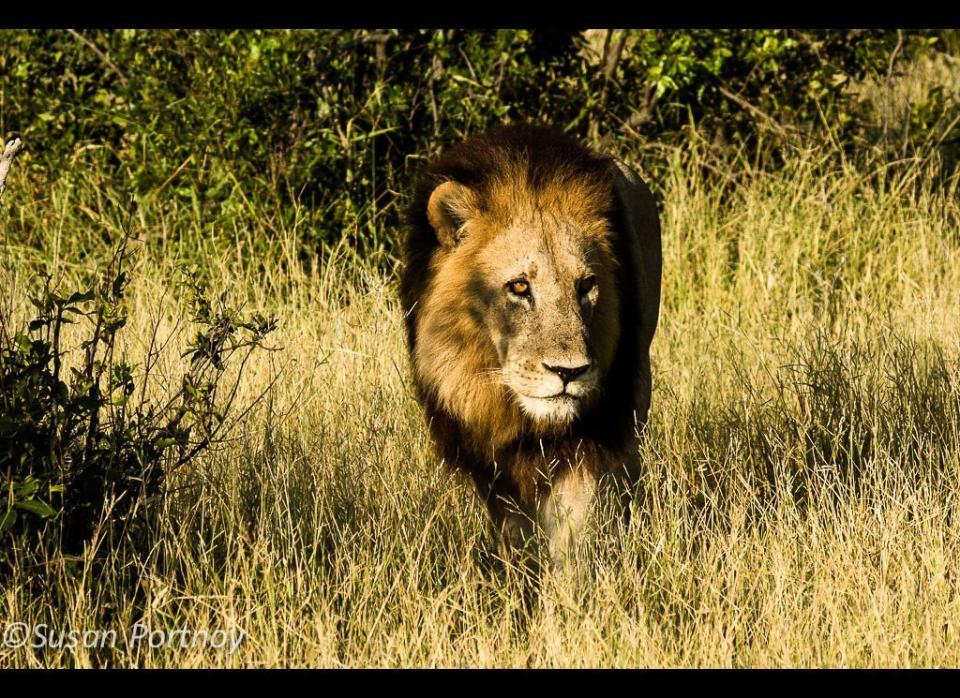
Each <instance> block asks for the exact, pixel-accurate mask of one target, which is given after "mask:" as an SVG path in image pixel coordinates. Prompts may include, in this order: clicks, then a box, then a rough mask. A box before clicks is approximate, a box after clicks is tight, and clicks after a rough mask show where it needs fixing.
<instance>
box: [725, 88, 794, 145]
mask: <svg viewBox="0 0 960 698" xmlns="http://www.w3.org/2000/svg"><path fill="white" fill-rule="evenodd" d="M717 90H718V91H719V92H720V94H722V95H723V96H724V97H726V98H727V99H729V100H730V101H732V102H734V103H735V104H737V105H739V106H740V107H742V108H744V109H746V110H747V111H748V112H750V113H751V114H753V115H755V116H759V117H760V118H761V119H762V120H763V121H765V122H766V123H767V125H769V126H770V128H772V129H773V130H774V131H776V132H777V134H778V135H780V136H781V137H783V138H788V137H789V135H790V134H789V133H788V132H787V129H785V128H784V127H783V126H781V125H780V124H779V123H778V122H777V121H776V119H774V118H773V117H772V116H770V115H769V114H766V113H765V112H763V111H761V110H759V109H757V107H755V106H753V105H752V104H750V102H748V101H747V100H745V99H744V98H743V97H741V96H740V95H736V94H734V93H733V92H731V91H730V90H728V89H727V88H725V87H724V86H723V85H717Z"/></svg>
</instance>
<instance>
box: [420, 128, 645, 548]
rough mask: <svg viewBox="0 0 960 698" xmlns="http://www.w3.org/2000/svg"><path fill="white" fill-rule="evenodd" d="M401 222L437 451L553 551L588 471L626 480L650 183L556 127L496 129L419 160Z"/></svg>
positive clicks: (636, 399) (640, 418)
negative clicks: (418, 175)
mask: <svg viewBox="0 0 960 698" xmlns="http://www.w3.org/2000/svg"><path fill="white" fill-rule="evenodd" d="M408 228H409V230H408V237H407V242H406V250H405V254H406V260H405V261H406V264H405V268H404V271H403V278H402V282H401V296H402V301H403V305H404V310H405V311H406V313H407V315H406V320H407V340H408V348H409V352H410V358H411V363H412V366H413V376H414V381H415V384H416V387H417V393H418V397H419V399H420V401H421V403H422V404H423V407H424V409H425V411H426V415H427V418H428V420H429V424H430V430H431V433H432V436H433V438H434V441H435V442H436V444H437V446H438V447H439V451H440V454H441V455H442V456H443V457H444V458H445V459H446V461H447V462H448V463H449V464H450V465H452V466H454V467H456V468H458V469H461V470H463V471H466V472H467V473H469V474H470V475H471V476H472V478H473V481H474V483H475V484H476V487H477V491H478V492H479V494H480V496H481V497H482V498H483V500H484V501H485V502H486V504H487V506H488V509H489V512H490V516H491V518H492V520H493V523H494V525H495V526H496V528H497V530H498V531H499V532H500V533H501V535H502V536H503V538H504V540H505V541H506V542H507V543H508V544H511V545H515V544H517V543H520V542H522V541H526V540H529V539H532V537H533V534H534V533H535V532H536V529H537V528H539V529H540V530H541V531H542V532H543V533H544V534H545V535H546V538H547V541H548V546H549V552H550V556H551V558H552V559H553V560H554V561H557V560H561V559H566V558H567V556H568V554H569V552H570V550H571V545H572V544H573V543H574V542H575V539H576V537H577V532H578V531H579V530H581V529H582V528H583V526H584V524H585V523H586V522H587V520H588V517H589V515H590V512H591V511H592V509H593V508H594V502H595V500H596V495H597V492H598V483H599V481H600V478H601V476H603V475H613V476H615V477H616V476H626V482H627V483H629V482H631V481H632V480H633V478H634V477H635V476H636V474H637V470H638V467H639V463H638V460H639V454H638V448H637V447H638V442H637V438H638V428H639V427H640V426H642V425H643V424H644V422H645V420H646V416H647V411H648V409H649V406H650V387H651V377H650V355H649V348H650V342H651V340H652V339H653V333H654V330H655V329H656V326H657V318H658V315H659V310H660V266H661V253H660V223H659V219H658V216H657V209H656V204H655V202H654V200H653V196H652V195H651V194H650V191H649V189H647V187H646V185H645V184H644V183H643V182H642V181H641V180H640V179H639V177H637V175H636V174H635V173H634V172H633V171H632V170H631V169H630V168H629V167H627V166H626V165H624V164H623V163H620V162H618V161H616V160H614V159H613V158H610V157H606V156H603V155H600V154H597V153H595V152H592V151H590V150H588V149H586V148H584V147H583V146H581V145H580V144H579V143H577V142H576V141H574V140H572V139H571V138H569V137H568V136H566V135H564V134H563V133H561V132H559V131H557V130H554V129H552V128H547V127H539V126H531V125H512V126H496V127H494V128H492V129H490V130H488V131H486V132H485V133H482V134H480V135H477V136H474V137H472V138H469V139H468V140H466V141H465V142H463V143H461V144H459V145H457V146H456V147H454V148H452V149H450V150H449V151H447V152H446V153H445V154H443V155H441V156H440V157H439V158H438V159H436V160H435V161H434V162H432V163H430V164H429V165H428V166H427V167H426V170H425V172H424V175H423V177H422V179H421V182H420V185H419V187H418V189H417V191H416V194H415V197H414V200H413V204H412V207H411V209H410V211H409V220H408ZM618 479H619V478H618Z"/></svg>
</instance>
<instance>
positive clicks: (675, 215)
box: [0, 144, 960, 667]
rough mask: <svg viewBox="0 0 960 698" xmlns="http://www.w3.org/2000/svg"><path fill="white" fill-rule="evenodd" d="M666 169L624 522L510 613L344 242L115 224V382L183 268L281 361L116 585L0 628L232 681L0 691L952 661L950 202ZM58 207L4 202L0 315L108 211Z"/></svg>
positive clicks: (385, 291)
mask: <svg viewBox="0 0 960 698" xmlns="http://www.w3.org/2000/svg"><path fill="white" fill-rule="evenodd" d="M718 172H719V173H721V174H718ZM724 172H725V173H727V174H722V173H724ZM667 173H668V176H667V177H666V179H664V180H663V181H660V182H657V185H658V188H659V190H660V191H661V192H662V197H663V200H662V215H663V231H664V236H663V241H664V270H665V271H664V286H663V289H664V298H663V309H662V315H661V325H660V329H659V331H658V334H657V337H656V338H655V340H654V344H653V361H654V380H655V383H654V396H653V408H652V412H651V422H650V425H649V428H648V431H647V435H646V439H645V441H644V443H643V446H642V450H643V454H642V455H643V460H644V463H645V464H646V467H645V472H644V476H643V481H642V482H641V483H640V486H639V488H638V498H637V504H636V515H635V516H634V517H633V518H632V520H631V523H630V525H629V527H628V528H626V529H623V528H617V527H615V526H613V527H610V530H608V531H606V532H605V533H603V534H602V535H600V536H598V537H597V539H596V540H595V541H594V546H595V549H596V555H595V563H594V565H593V569H592V571H591V574H590V576H589V580H587V581H581V582H580V583H576V582H575V581H572V580H570V579H568V578H559V577H556V578H555V577H553V576H551V575H549V574H548V575H546V576H545V577H544V579H543V580H542V583H541V585H540V586H539V588H537V589H535V590H533V591H532V592H531V590H530V589H529V588H527V587H526V586H525V585H524V584H523V583H522V580H520V579H519V578H518V576H517V575H515V574H513V573H512V571H511V570H510V569H509V568H506V569H505V568H503V567H502V566H498V565H496V564H490V562H489V556H488V554H487V553H488V552H489V549H490V546H489V542H488V541H487V538H486V524H485V520H484V514H483V511H482V509H481V508H480V507H479V506H478V504H477V503H476V501H475V500H474V496H473V494H472V491H471V489H470V487H469V486H468V484H467V483H466V482H464V481H462V480H460V479H459V478H457V477H456V476H454V475H452V474H450V473H448V472H446V471H445V470H444V469H443V468H442V467H441V465H440V463H439V462H438V460H437V458H436V457H435V456H434V455H433V453H432V451H431V447H430V443H429V439H428V435H427V432H426V429H425V425H424V423H423V419H422V416H421V413H420V411H419V408H418V406H417V404H416V402H415V400H414V398H413V395H412V390H411V382H410V377H409V369H408V364H407V361H406V356H405V350H404V343H403V336H402V309H401V308H400V307H399V305H398V302H397V299H396V293H395V284H394V280H393V277H392V276H389V275H384V273H383V272H381V271H376V270H374V269H372V268H370V267H368V266H365V265H364V263H363V262H362V261H360V260H358V259H357V258H356V257H355V256H354V255H353V253H352V252H351V251H350V249H351V248H350V246H349V245H348V244H344V245H340V246H334V247H329V248H325V249H323V250H320V251H318V254H317V256H316V257H315V258H308V259H304V257H303V254H302V252H301V250H302V245H301V244H300V243H301V241H302V239H305V238H309V236H308V235H307V233H308V232H309V231H304V230H303V229H302V228H300V227H298V225H293V226H287V227H285V226H282V225H276V224H275V223H274V220H275V219H274V218H272V217H271V215H270V213H269V211H262V210H258V209H257V207H256V206H254V205H253V204H251V206H250V209H249V210H248V211H247V212H245V214H244V216H238V218H237V220H238V221H246V222H245V223H238V224H237V225H238V228H237V230H234V231H228V232H229V233H230V234H229V235H227V234H223V233H224V231H217V230H211V229H209V227H208V226H206V225H205V223H204V217H203V211H202V210H201V209H197V208H191V207H189V206H185V205H183V204H176V205H172V206H166V205H165V204H164V202H163V201H160V200H157V201H146V202H141V204H140V206H139V207H138V209H137V213H136V216H135V222H134V230H135V232H137V234H138V235H139V237H140V238H141V239H142V241H143V244H142V248H141V251H140V255H139V258H138V259H139V261H138V264H137V267H136V268H135V269H134V270H133V272H132V274H133V277H134V281H133V282H132V283H131V286H130V289H129V291H128V297H129V299H130V301H129V302H130V318H129V325H130V327H129V328H128V331H127V333H126V335H125V337H126V342H127V344H126V346H125V350H126V351H127V353H128V355H129V358H130V359H131V360H132V361H137V360H138V357H139V356H142V355H143V354H144V352H146V351H147V342H148V340H149V338H150V337H151V336H152V333H153V332H155V331H156V332H157V333H158V338H159V339H160V340H161V341H167V340H168V339H169V343H168V344H167V348H166V349H165V351H164V354H163V358H162V361H161V362H160V366H159V368H158V369H157V370H158V372H159V373H160V375H163V372H164V371H166V372H167V373H168V374H169V375H171V376H174V375H179V373H178V371H177V370H176V369H177V368H178V366H179V364H180V363H181V362H182V361H184V360H183V359H181V358H180V354H181V353H182V351H183V349H184V347H185V343H186V341H187V340H188V337H187V336H185V335H184V332H183V331H182V324H183V319H184V317H185V314H186V312H187V309H186V307H185V301H184V299H182V298H179V297H178V296H177V294H176V293H175V292H172V291H171V289H172V288H174V287H173V285H172V279H173V277H174V270H175V268H176V266H177V264H179V263H181V262H184V261H190V262H192V263H194V264H196V265H198V266H199V267H201V268H202V269H204V272H205V274H206V275H207V276H208V277H209V279H210V280H211V283H212V285H213V286H214V287H215V288H224V289H226V290H228V291H229V292H230V294H231V295H232V297H233V298H234V299H235V300H237V301H240V302H243V303H244V304H245V305H246V307H247V308H248V309H250V310H262V311H264V312H267V313H270V314H272V315H275V316H276V317H277V319H278V321H279V330H278V332H277V334H276V338H275V339H274V344H276V345H279V346H281V347H283V350H282V351H280V352H272V353H263V354H260V355H258V356H257V357H256V358H254V359H253V360H252V362H251V364H250V365H249V366H248V368H247V371H246V375H245V377H244V378H243V380H242V383H241V388H240V395H238V399H240V400H243V399H244V398H253V397H254V396H257V395H259V394H260V393H261V391H262V390H263V389H264V388H265V387H267V386H268V385H269V384H270V382H271V381H274V380H275V381H276V384H275V386H274V388H273V389H272V391H270V392H269V393H268V399H267V400H266V401H264V402H263V403H262V404H261V405H260V406H259V407H258V409H257V410H255V411H254V412H253V413H252V414H251V415H250V416H249V418H248V419H247V420H246V421H245V422H243V424H242V425H241V426H240V427H238V428H237V429H236V430H235V432H234V433H232V434H231V435H230V436H231V438H230V440H229V441H228V442H227V443H226V444H225V445H223V446H221V447H219V448H218V449H216V450H214V451H213V452H211V453H209V454H207V455H205V456H204V457H203V459H202V460H201V461H200V462H199V463H197V464H195V465H193V466H192V467H191V468H190V469H189V470H187V471H184V472H180V473H177V474H176V476H175V477H174V482H173V483H172V484H173V488H172V490H171V492H170V494H169V495H168V496H167V498H166V499H165V501H164V504H163V508H164V510H163V512H162V514H161V515H160V516H158V517H157V520H156V524H155V525H156V530H155V531H154V533H153V536H154V540H155V546H154V548H153V550H152V552H151V554H150V555H149V556H148V557H147V558H146V559H135V558H132V557H130V556H129V555H128V553H125V552H123V550H122V549H121V548H116V549H111V546H110V541H109V540H107V539H103V538H101V539H95V540H94V542H93V543H92V544H91V545H90V546H89V547H88V549H87V551H86V553H85V554H84V555H82V556H80V557H79V558H64V557H59V556H51V557H50V558H49V559H47V560H46V561H45V563H44V564H43V565H42V566H40V567H36V566H28V565H27V564H26V563H24V564H23V565H21V566H20V567H19V568H18V569H17V570H15V574H14V576H13V578H12V579H10V580H8V581H7V583H6V585H5V587H4V588H3V589H2V591H0V628H3V627H5V626H7V625H8V624H10V623H14V622H24V623H28V624H31V625H34V624H39V623H47V624H49V626H50V628H53V629H77V630H88V629H116V630H118V632H120V633H121V635H122V634H123V633H124V632H126V630H127V629H129V628H130V627H132V626H133V625H134V624H135V623H137V622H142V623H145V624H147V625H149V626H150V627H151V628H154V629H168V630H170V629H175V628H191V629H200V628H210V629H217V628H223V629H231V628H239V629H242V630H243V631H244V633H246V636H245V639H244V640H243V642H242V643H241V644H240V646H239V649H238V650H237V652H235V653H234V654H228V653H227V652H225V651H223V650H214V649H205V648H202V647H194V648H185V649H184V648H156V649H151V648H150V647H148V646H146V645H144V644H143V643H141V644H140V645H138V646H136V647H128V646H126V645H125V643H123V642H122V641H121V642H119V643H117V644H116V646H115V647H113V648H107V649H85V648H82V647H79V648H76V649H59V650H58V649H45V650H38V649H30V648H5V647H0V665H3V666H103V665H111V666H143V667H155V666H410V665H413V666H437V665H440V666H782V665H786V666H820V665H841V666H936V665H955V664H958V663H960V642H958V640H960V635H958V633H960V628H958V627H957V623H958V620H957V619H958V618H960V595H958V591H960V590H958V583H960V582H958V578H957V570H958V566H960V547H958V543H960V539H958V535H960V524H958V522H957V517H956V512H955V509H956V506H957V500H958V496H960V426H958V425H960V363H958V359H960V344H958V339H957V337H958V336H960V293H958V290H960V204H958V198H957V193H958V192H957V181H956V180H953V181H952V182H947V183H946V184H944V183H943V182H942V180H941V179H940V176H939V170H938V168H937V167H936V163H935V162H930V161H917V162H914V163H907V164H901V165H899V166H897V167H884V166H882V165H881V163H877V166H876V167H875V168H873V169H872V171H871V170H870V169H869V168H867V169H865V168H863V167H862V166H859V167H856V168H855V167H853V165H851V164H850V163H849V162H847V161H845V160H844V158H843V156H842V155H841V154H840V153H839V152H838V151H837V150H835V149H832V148H829V147H825V148H822V149H808V150H798V151H796V152H795V153H794V154H793V155H792V156H790V157H789V158H788V159H787V162H786V164H785V166H784V167H783V168H782V169H781V170H779V171H777V172H769V171H767V172H764V171H763V170H760V169H754V168H753V167H752V166H751V163H749V162H745V161H744V162H733V163H719V164H718V163H714V162H711V161H710V160H709V159H708V158H707V156H706V155H705V154H704V153H702V152H700V151H699V150H698V147H697V146H696V144H694V145H693V146H691V147H690V148H688V149H685V150H683V151H676V153H675V155H674V156H673V160H672V161H671V163H670V165H669V167H668V169H667ZM71 181H73V184H68V183H67V182H64V183H61V184H56V185H53V187H52V189H50V190H49V191H36V190H24V189H21V190H19V191H17V190H16V188H15V182H12V181H11V182H10V183H9V184H10V185H11V189H10V191H8V194H7V198H6V199H5V202H4V208H3V210H2V211H0V221H2V226H3V231H4V232H3V234H2V236H0V241H2V245H3V257H4V259H5V263H4V264H2V265H0V268H2V271H0V274H2V275H3V278H2V279H0V282H2V288H4V289H7V292H6V296H7V297H6V298H5V299H4V301H3V302H5V303H8V304H9V305H11V306H12V308H13V312H14V314H15V315H17V316H18V317H26V313H27V312H28V307H27V303H26V289H27V288H28V287H29V285H30V283H31V277H30V275H31V273H32V272H33V271H35V270H36V269H37V268H39V266H40V265H41V264H45V265H48V266H50V267H52V268H53V269H54V270H55V273H56V275H57V276H58V277H59V278H61V279H62V280H63V282H64V283H65V284H69V283H70V282H71V280H72V279H74V278H75V277H76V276H77V275H78V274H80V273H81V272H82V271H84V270H86V269H89V268H90V267H91V266H92V265H93V264H95V260H96V259H97V258H98V255H100V254H101V253H102V250H103V248H104V244H103V241H102V240H100V239H98V238H99V237H100V236H101V234H111V233H112V234H114V235H116V234H117V233H118V231H119V230H120V227H121V225H120V214H119V213H112V212H118V211H123V210H125V208H124V207H125V203H124V202H123V201H121V200H120V199H119V197H115V198H117V200H116V201H114V202H112V203H111V202H110V201H108V200H105V197H106V198H109V194H108V193H105V190H102V189H98V187H97V173H96V171H93V172H92V173H91V176H90V178H89V185H87V186H84V185H82V184H81V185H78V184H77V183H76V181H75V180H71ZM243 226H246V227H243ZM28 233H29V236H30V237H29V241H28V244H23V242H24V240H25V239H26V238H25V236H26V235H27V234H28ZM224 239H230V240H232V241H234V242H232V243H230V244H224V243H223V242H222V240H224ZM65 342H67V343H69V338H65ZM24 559H27V558H24Z"/></svg>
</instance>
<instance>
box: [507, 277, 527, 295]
mask: <svg viewBox="0 0 960 698" xmlns="http://www.w3.org/2000/svg"><path fill="white" fill-rule="evenodd" d="M507 288H508V289H509V290H510V293H512V294H513V295H515V296H529V295H530V284H528V283H527V281H526V280H525V279H514V280H513V281H511V282H510V283H508V284H507Z"/></svg>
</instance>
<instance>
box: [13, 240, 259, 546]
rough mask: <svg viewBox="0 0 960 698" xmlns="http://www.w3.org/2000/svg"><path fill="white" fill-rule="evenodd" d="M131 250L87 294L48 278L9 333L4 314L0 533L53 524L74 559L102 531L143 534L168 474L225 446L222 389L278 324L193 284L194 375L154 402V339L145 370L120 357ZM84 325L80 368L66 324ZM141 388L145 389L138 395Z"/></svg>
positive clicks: (120, 251)
mask: <svg viewBox="0 0 960 698" xmlns="http://www.w3.org/2000/svg"><path fill="white" fill-rule="evenodd" d="M128 256H129V253H128V251H127V241H126V240H124V242H123V243H121V244H120V245H119V247H118V248H117V250H116V253H115V254H114V256H113V259H112V261H111V263H110V265H109V266H108V267H107V269H106V270H104V272H103V273H102V274H100V275H99V277H98V278H96V279H95V280H93V281H92V283H91V285H90V286H89V287H88V288H87V289H86V290H83V291H78V292H75V293H72V294H70V295H68V296H63V295H59V294H58V292H57V291H56V290H55V289H54V288H53V287H52V285H51V278H50V277H49V276H47V277H46V278H45V283H44V285H43V288H42V289H41V292H40V293H39V294H38V295H37V296H36V297H33V298H31V303H32V304H33V306H34V308H35V313H34V315H35V316H34V318H33V319H32V320H30V321H29V323H28V324H27V326H26V327H25V328H23V327H21V328H19V329H17V330H11V325H12V323H11V319H10V318H9V317H8V316H7V314H6V313H4V312H0V478H2V480H0V481H2V484H3V491H4V493H5V495H6V497H5V502H2V503H0V533H16V534H22V533H29V532H31V531H37V530H39V529H42V528H43V526H44V524H45V523H46V522H47V521H49V520H51V519H56V520H57V522H58V523H59V542H60V545H61V546H62V548H63V549H64V550H66V551H76V550H78V549H79V548H80V546H82V544H83V543H84V542H85V541H87V540H89V539H90V537H91V536H92V535H93V533H94V531H95V529H96V527H97V526H98V525H100V524H101V523H102V522H104V521H106V522H108V523H109V522H114V523H122V524H124V525H125V526H126V530H127V531H128V532H129V533H132V534H133V535H134V536H136V535H137V533H138V530H139V528H140V527H142V525H143V523H144V521H145V518H144V516H145V513H146V510H147V507H146V505H147V504H149V503H150V501H151V499H152V498H155V497H156V495H158V494H159V493H160V492H161V491H162V489H161V488H162V485H163V482H164V478H165V476H167V475H169V474H170V473H171V472H173V471H174V470H175V469H177V468H179V467H180V466H182V465H184V464H185V463H187V462H189V461H191V460H193V459H194V458H195V457H196V456H198V455H199V454H200V453H201V452H202V451H203V450H204V449H206V448H207V447H209V446H210V445H211V444H214V443H216V442H217V440H218V439H219V438H220V435H221V434H222V433H223V430H224V427H225V423H226V422H227V415H228V414H229V413H230V411H231V409H232V407H233V403H234V397H235V388H234V390H228V391H227V394H226V396H225V397H224V396H221V395H219V394H218V393H219V392H223V390H224V388H223V387H222V385H223V383H224V380H223V379H224V376H225V372H226V365H227V363H228V362H230V359H231V357H233V356H234V355H235V354H237V353H246V354H249V352H250V351H252V350H254V349H256V348H258V347H261V346H262V343H263V340H264V338H265V337H266V336H267V335H268V334H269V333H270V332H271V331H273V330H274V329H275V327H276V323H275V321H274V320H272V319H269V318H266V317H263V316H261V315H254V316H253V317H251V318H250V319H246V318H245V317H244V316H243V315H242V314H241V313H240V311H239V310H237V309H235V308H231V307H229V306H228V305H227V304H226V297H225V296H221V297H220V298H219V299H218V300H215V301H212V300H211V299H210V298H208V294H207V290H206V288H205V287H204V286H203V285H202V284H201V283H199V282H198V281H196V279H195V278H194V277H193V276H192V275H188V276H187V280H186V287H187V289H188V290H189V292H190V293H191V308H192V319H193V321H194V322H195V324H196V325H197V330H196V335H195V338H194V340H193V342H192V343H191V344H190V346H189V348H188V350H187V351H186V352H185V353H184V356H185V357H189V358H190V368H189V370H187V371H186V372H185V373H184V374H183V376H182V378H181V381H180V385H179V387H178V388H177V389H176V390H174V391H173V393H172V394H170V395H166V396H165V397H163V398H162V399H159V398H156V397H151V395H150V391H151V390H152V389H155V388H156V387H157V386H156V382H157V377H156V375H155V365H156V362H157V359H158V357H159V350H158V349H157V346H156V340H157V338H156V336H154V337H153V338H152V340H151V346H150V350H149V351H148V354H147V357H146V362H145V365H144V366H143V367H142V369H141V368H140V367H137V366H134V365H132V364H131V363H130V362H129V361H128V360H127V359H126V358H125V357H123V356H120V355H118V352H117V337H118V334H119V332H120V331H121V330H122V328H124V326H125V325H126V322H127V311H126V308H125V305H124V293H125V290H126V287H127V284H128V281H129V277H128V274H127V271H126V268H125V267H126V263H127V260H128ZM77 322H85V323H86V327H87V330H86V332H85V333H84V338H83V339H82V340H81V341H80V342H79V345H78V347H76V349H79V353H80V356H81V357H82V358H81V360H80V361H79V365H76V366H70V367H69V370H67V369H65V367H64V360H65V358H66V357H67V356H68V355H70V354H75V353H76V352H75V351H74V349H75V348H74V347H68V346H65V345H64V343H63V341H62V336H63V331H64V328H65V326H67V325H69V324H73V323H77ZM137 383H139V384H140V389H141V392H140V394H139V396H138V397H136V398H135V393H136V390H137Z"/></svg>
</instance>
